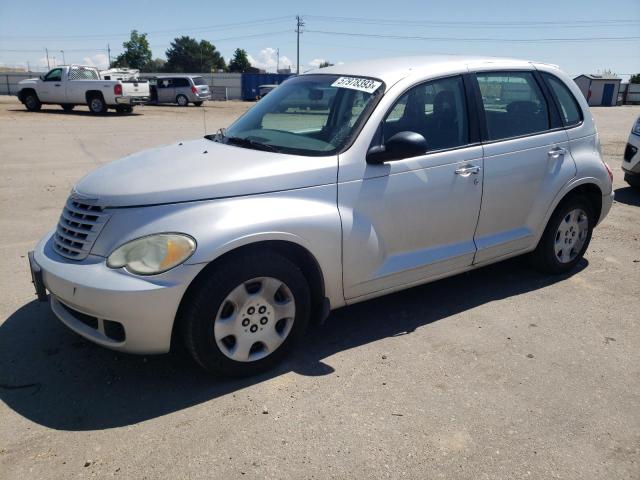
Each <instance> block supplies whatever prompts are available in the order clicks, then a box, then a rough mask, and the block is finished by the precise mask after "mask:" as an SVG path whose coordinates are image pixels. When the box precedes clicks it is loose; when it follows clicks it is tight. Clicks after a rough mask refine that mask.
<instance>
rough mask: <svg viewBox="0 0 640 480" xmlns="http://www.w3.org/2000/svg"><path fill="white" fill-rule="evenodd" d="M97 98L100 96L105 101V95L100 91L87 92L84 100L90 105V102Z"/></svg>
mask: <svg viewBox="0 0 640 480" xmlns="http://www.w3.org/2000/svg"><path fill="white" fill-rule="evenodd" d="M95 96H100V97H102V101H105V99H104V95H103V94H102V92H101V91H100V90H87V91H86V92H85V93H84V98H85V100H86V101H87V103H89V100H90V99H91V98H93V97H95Z"/></svg>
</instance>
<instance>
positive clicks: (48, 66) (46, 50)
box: [44, 48, 51, 69]
mask: <svg viewBox="0 0 640 480" xmlns="http://www.w3.org/2000/svg"><path fill="white" fill-rule="evenodd" d="M44 51H45V52H47V68H48V69H51V65H49V49H48V48H45V49H44Z"/></svg>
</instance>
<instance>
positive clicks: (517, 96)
mask: <svg viewBox="0 0 640 480" xmlns="http://www.w3.org/2000/svg"><path fill="white" fill-rule="evenodd" d="M476 78H477V79H478V84H479V86H480V93H481V95H482V103H483V105H484V114H485V119H486V122H487V133H488V136H489V140H500V139H503V138H511V137H519V136H522V135H530V134H532V133H538V132H543V131H545V130H548V129H549V112H548V108H547V103H546V101H545V99H544V96H543V94H542V91H541V90H540V87H539V86H538V83H537V82H536V79H535V77H534V76H533V74H532V73H531V72H495V73H477V74H476Z"/></svg>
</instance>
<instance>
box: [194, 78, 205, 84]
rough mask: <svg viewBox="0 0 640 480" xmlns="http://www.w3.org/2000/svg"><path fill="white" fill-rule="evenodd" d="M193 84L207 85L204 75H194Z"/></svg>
mask: <svg viewBox="0 0 640 480" xmlns="http://www.w3.org/2000/svg"><path fill="white" fill-rule="evenodd" d="M193 84H194V85H206V83H205V81H204V78H202V77H193Z"/></svg>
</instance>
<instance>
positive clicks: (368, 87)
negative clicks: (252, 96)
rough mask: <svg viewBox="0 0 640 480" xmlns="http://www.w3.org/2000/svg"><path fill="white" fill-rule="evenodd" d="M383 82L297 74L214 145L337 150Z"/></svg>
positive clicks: (363, 117)
mask: <svg viewBox="0 0 640 480" xmlns="http://www.w3.org/2000/svg"><path fill="white" fill-rule="evenodd" d="M383 91H384V84H383V83H382V82H381V81H379V80H375V79H367V78H360V77H357V78H356V77H341V76H339V75H301V76H299V77H294V78H291V79H289V80H287V81H285V82H284V83H282V84H281V85H280V86H278V88H276V89H275V90H273V91H272V92H270V93H269V95H267V96H265V97H263V98H262V100H260V101H259V102H258V103H257V104H256V105H255V106H254V107H253V108H252V109H250V110H249V111H248V112H247V113H245V114H244V115H243V116H242V117H240V118H239V119H238V120H237V121H236V122H235V123H234V124H233V125H231V126H230V127H229V128H228V129H227V130H226V132H225V134H224V136H217V137H216V140H217V141H223V142H225V143H230V144H235V145H238V146H242V147H246V148H260V147H262V148H263V149H267V148H268V149H272V150H277V151H280V152H284V153H298V154H302V155H314V156H321V155H331V154H335V153H336V152H338V151H340V150H341V149H342V148H343V147H344V146H345V145H347V144H348V143H349V141H350V140H351V139H352V138H353V135H354V134H355V133H356V132H357V131H358V129H359V126H360V125H361V124H362V122H363V121H364V120H366V118H367V117H368V116H369V114H370V112H371V110H372V109H373V107H374V105H375V101H376V100H377V99H378V98H379V97H380V96H381V95H382V93H383Z"/></svg>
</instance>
